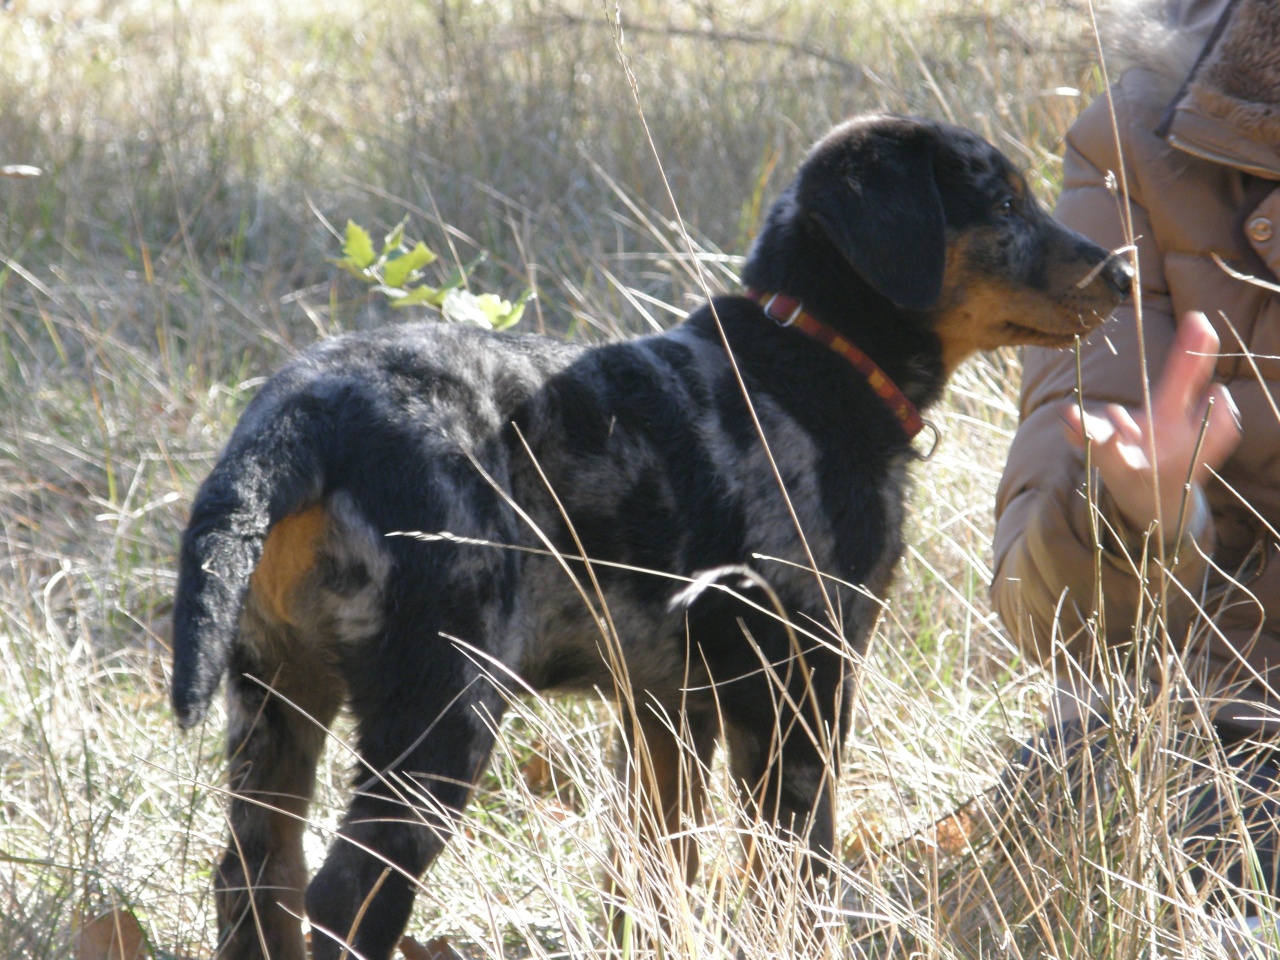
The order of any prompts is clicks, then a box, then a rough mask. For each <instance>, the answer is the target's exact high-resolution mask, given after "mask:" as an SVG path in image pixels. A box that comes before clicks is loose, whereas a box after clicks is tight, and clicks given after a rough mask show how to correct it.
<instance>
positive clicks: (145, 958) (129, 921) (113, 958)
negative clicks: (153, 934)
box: [74, 907, 151, 960]
mask: <svg viewBox="0 0 1280 960" xmlns="http://www.w3.org/2000/svg"><path fill="white" fill-rule="evenodd" d="M74 956H75V960H150V957H151V951H150V950H148V949H147V938H146V937H145V936H144V935H143V932H142V924H140V923H138V918H137V917H135V916H134V915H133V914H132V913H130V912H129V911H128V910H125V909H123V908H122V907H115V908H113V909H111V910H109V911H108V912H106V913H104V914H103V915H102V916H100V917H97V918H95V919H93V920H90V921H89V922H88V923H86V924H84V925H83V926H81V927H80V932H79V933H78V934H77V935H76V949H75V954H74Z"/></svg>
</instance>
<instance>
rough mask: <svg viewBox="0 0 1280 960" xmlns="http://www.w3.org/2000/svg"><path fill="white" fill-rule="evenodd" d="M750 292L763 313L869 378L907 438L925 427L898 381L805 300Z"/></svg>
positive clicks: (767, 291)
mask: <svg viewBox="0 0 1280 960" xmlns="http://www.w3.org/2000/svg"><path fill="white" fill-rule="evenodd" d="M747 296H749V297H750V298H751V299H752V300H755V301H756V302H757V303H758V304H760V306H761V307H762V308H763V309H764V315H765V316H766V317H768V318H769V319H770V320H772V321H773V322H774V323H776V324H778V326H780V327H786V328H789V329H792V330H795V331H796V332H798V333H803V334H804V335H805V336H808V337H811V338H812V339H814V340H817V341H818V342H819V343H821V344H823V345H824V346H826V347H827V348H828V349H830V350H832V351H834V352H835V353H836V354H838V355H839V356H840V357H842V358H843V359H844V360H846V361H847V362H848V363H849V365H850V366H851V367H853V368H854V370H856V371H857V372H858V373H859V374H861V375H862V376H863V377H865V378H866V381H867V383H868V384H869V385H870V387H871V389H872V390H874V391H875V392H876V395H877V396H878V397H880V399H881V400H883V401H884V403H885V405H886V406H887V407H888V408H889V409H890V410H891V411H892V412H893V415H894V417H895V418H896V419H897V421H898V425H899V426H900V427H901V428H902V432H903V433H904V434H906V437H907V439H908V440H913V439H915V437H916V435H917V434H918V433H919V432H920V431H921V430H923V429H924V420H923V419H922V418H921V417H920V411H919V410H918V409H917V408H916V405H915V404H914V403H912V402H911V400H910V399H908V398H907V396H906V395H905V394H904V393H903V392H902V390H900V389H899V388H898V385H897V384H896V383H894V382H893V380H892V379H891V378H890V377H889V375H888V374H886V373H885V372H884V371H883V370H882V369H880V367H879V365H878V364H877V363H876V362H875V361H874V360H872V359H871V358H870V357H869V356H867V354H866V353H865V352H864V351H863V350H862V349H860V348H859V347H858V345H857V344H856V343H854V342H853V341H852V340H850V339H849V338H847V337H845V336H843V335H842V334H841V333H840V332H839V331H837V330H836V329H835V328H834V327H832V326H830V325H829V324H826V323H823V322H822V321H821V320H819V319H818V318H817V317H815V316H814V315H813V314H811V313H809V312H808V311H807V310H805V308H804V304H803V303H801V302H800V301H799V300H797V299H796V298H795V297H791V296H788V295H787V294H786V293H783V292H780V291H772V290H755V289H748V290H747Z"/></svg>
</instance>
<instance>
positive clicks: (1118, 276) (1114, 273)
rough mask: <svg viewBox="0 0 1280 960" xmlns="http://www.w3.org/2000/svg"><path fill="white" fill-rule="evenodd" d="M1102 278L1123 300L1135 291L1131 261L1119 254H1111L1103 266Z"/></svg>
mask: <svg viewBox="0 0 1280 960" xmlns="http://www.w3.org/2000/svg"><path fill="white" fill-rule="evenodd" d="M1102 277H1103V279H1104V280H1106V282H1107V286H1109V287H1110V288H1111V289H1112V290H1114V291H1115V292H1116V294H1117V295H1118V296H1119V297H1120V299H1121V300H1124V299H1127V298H1128V296H1129V291H1130V290H1131V289H1133V268H1132V267H1131V266H1129V261H1128V260H1126V259H1125V258H1124V257H1122V256H1120V255H1118V254H1115V253H1113V254H1111V255H1110V256H1108V257H1107V260H1106V262H1105V263H1104V264H1103V265H1102Z"/></svg>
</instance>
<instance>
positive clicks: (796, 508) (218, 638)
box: [172, 116, 1130, 960]
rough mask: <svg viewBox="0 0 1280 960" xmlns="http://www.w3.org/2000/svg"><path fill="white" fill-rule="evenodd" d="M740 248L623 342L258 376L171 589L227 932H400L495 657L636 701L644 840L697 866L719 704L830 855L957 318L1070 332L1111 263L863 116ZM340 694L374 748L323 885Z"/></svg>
mask: <svg viewBox="0 0 1280 960" xmlns="http://www.w3.org/2000/svg"><path fill="white" fill-rule="evenodd" d="M742 279H743V282H744V285H745V287H746V288H747V290H748V292H747V294H746V295H742V296H724V297H717V298H716V299H714V300H713V301H712V302H711V303H709V304H706V305H703V306H702V307H700V308H699V309H697V310H695V311H694V312H693V313H692V314H691V315H690V316H689V317H688V319H686V320H685V321H683V322H682V323H680V324H679V325H677V326H675V327H674V328H673V329H671V330H669V331H667V332H665V333H661V334H657V335H652V336H646V337H640V338H637V339H633V340H628V341H624V342H618V343H609V344H605V345H587V344H575V343H565V342H561V341H558V340H555V339H552V338H547V337H538V336H528V335H514V334H509V333H503V334H492V333H489V332H485V331H480V330H478V329H472V328H467V329H463V328H460V327H457V326H450V325H444V324H438V323H430V322H427V323H406V324H403V325H398V326H392V327H388V328H385V329H380V330H376V331H373V332H369V333H357V334H351V335H347V336H341V337H336V338H334V339H331V340H328V341H325V342H323V343H320V344H318V345H316V346H314V347H312V348H311V349H309V350H307V351H306V352H304V353H302V354H301V355H300V356H299V357H297V358H296V359H294V360H293V361H292V362H290V363H288V364H287V365H286V366H285V367H284V368H283V369H282V370H281V371H280V372H278V373H277V374H276V375H275V376H274V377H272V378H271V379H270V380H269V381H267V382H266V384H265V385H264V386H263V387H262V388H261V390H260V391H259V392H258V394H257V395H256V396H255V397H254V398H253V400H252V401H251V402H250V403H249V404H248V406H247V407H246V409H245V411H244V415H243V416H242V418H241V419H240V422H239V424H238V425H237V427H236V428H235V431H234V433H233V435H232V437H231V439H230V441H229V443H228V445H227V447H226V450H225V451H224V452H223V454H222V456H221V458H220V459H219V461H218V462H217V464H216V466H215V467H214V469H213V470H212V472H211V474H210V475H209V477H208V478H207V479H206V480H205V482H204V484H203V485H202V486H201V488H200V490H199V492H198V494H197V496H196V498H195V501H194V504H193V507H192V512H191V518H190V523H189V526H188V527H187V529H186V532H185V534H184V537H183V540H182V546H181V557H180V570H179V578H178V588H177V596H176V601H175V610H174V669H173V688H172V700H173V708H174V711H175V714H176V718H177V721H178V723H179V724H180V725H181V726H182V727H183V728H189V727H191V726H192V725H193V724H195V723H197V722H198V721H200V720H201V718H203V717H204V716H205V713H206V711H207V709H208V706H209V703H210V701H211V699H212V697H213V694H214V692H215V690H216V688H217V686H218V684H219V683H220V682H221V679H222V677H223V676H224V675H225V676H226V677H227V683H228V691H227V714H228V733H227V755H228V758H229V766H230V772H229V781H230V787H229V794H230V797H231V799H230V809H229V821H230V826H231V840H230V842H229V845H228V848H227V851H226V854H225V856H224V857H223V859H222V860H221V863H220V864H219V867H218V870H217V877H216V886H217V891H216V902H217V910H218V918H219V925H220V937H221V942H220V951H221V952H220V956H224V957H229V958H235V960H244V958H257V957H263V956H267V957H271V958H274V960H300V958H302V957H304V956H305V948H304V945H303V938H302V934H301V929H300V923H299V920H298V917H299V916H301V915H302V914H303V912H304V910H305V914H306V916H307V917H308V918H309V919H310V921H311V924H312V943H311V950H312V953H313V956H314V957H316V958H318V960H335V958H337V957H338V956H339V955H340V954H341V953H342V952H343V950H344V944H345V945H346V946H349V947H350V948H351V949H352V950H353V951H354V952H355V954H356V955H358V956H361V957H365V958H369V960H384V958H386V957H388V956H389V955H390V953H391V951H392V949H393V948H394V946H395V945H396V943H397V942H398V940H399V938H400V936H401V934H402V932H403V930H404V927H405V924H406V923H407V921H408V917H409V913H410V909H411V906H412V902H413V899H414V887H415V882H416V878H418V877H419V876H421V875H422V874H423V872H424V871H425V870H426V869H427V867H428V866H429V865H430V864H431V862H432V860H433V859H434V858H435V857H436V856H437V854H438V853H439V852H440V850H441V849H442V848H443V845H444V843H445V841H446V838H447V837H448V836H449V833H450V831H451V828H452V827H453V825H454V821H455V819H456V816H457V813H458V811H460V810H462V808H463V807H464V805H465V803H466V802H467V798H468V795H469V792H470V787H471V785H472V784H473V783H474V782H475V779H476V778H477V776H478V775H479V773H480V771H481V770H482V768H483V767H484V765H485V762H486V759H487V757H488V755H489V753H490V750H491V747H492V745H493V739H494V733H493V729H492V724H493V720H494V718H498V717H500V716H501V715H502V713H503V708H504V703H505V702H506V701H505V696H506V694H505V693H504V691H503V689H501V688H502V687H503V686H504V685H506V684H507V683H508V682H510V684H511V686H512V687H514V688H517V689H518V688H520V687H524V688H527V689H532V690H570V691H586V692H590V691H595V690H614V691H617V692H619V694H620V695H621V696H624V697H626V698H627V699H628V700H629V702H631V703H633V704H634V708H633V709H632V710H631V711H629V713H628V714H627V717H626V719H625V720H624V727H625V729H624V731H623V740H624V745H625V746H624V748H625V749H628V750H630V751H632V752H633V754H634V756H635V759H634V761H633V762H632V763H630V764H626V765H624V766H625V767H626V769H627V770H628V771H629V772H628V773H627V775H628V776H630V777H634V778H635V779H636V781H637V786H638V788H639V794H640V795H641V796H642V797H643V798H645V799H644V802H645V803H646V804H647V810H648V815H649V820H650V821H652V822H653V824H654V826H653V828H652V829H651V830H649V831H648V833H649V836H648V840H647V842H652V843H654V844H659V843H663V842H670V843H675V844H677V845H678V847H679V849H678V850H677V853H678V856H679V857H680V862H681V863H683V864H684V865H685V868H686V872H687V874H688V876H689V877H690V878H692V876H693V873H694V871H695V870H696V866H697V863H696V855H695V854H694V852H693V851H692V850H691V849H690V847H691V844H688V843H686V842H682V841H676V840H672V839H670V835H671V834H674V833H676V832H677V831H678V830H679V829H680V823H679V811H680V810H681V809H686V810H687V809H688V808H689V807H693V808H695V809H694V814H695V815H696V813H697V810H696V808H697V807H698V805H699V804H700V803H701V789H700V787H699V786H698V784H697V783H696V782H693V783H691V782H690V781H691V780H696V777H693V778H691V777H689V776H688V775H687V774H683V773H682V772H681V771H682V768H681V757H682V753H683V751H685V750H692V751H693V752H694V754H695V755H696V759H697V760H698V761H699V762H700V763H701V764H705V763H707V762H709V761H710V759H711V756H712V754H713V752H714V751H715V749H716V745H717V743H718V742H720V741H721V740H723V741H725V742H726V743H727V744H728V749H729V763H730V770H731V772H732V775H733V778H734V780H735V782H736V783H738V784H739V785H740V789H741V795H742V801H743V804H744V807H745V808H746V810H747V811H748V813H749V814H750V815H751V816H753V817H756V818H758V819H760V820H761V821H764V822H767V823H772V824H775V825H777V827H778V828H779V829H780V830H782V831H784V835H785V834H786V833H788V832H789V834H791V835H793V836H794V837H795V838H796V841H797V842H799V843H803V844H807V848H806V850H807V851H808V852H807V854H806V856H807V857H808V858H809V860H810V861H811V864H812V871H813V873H814V874H815V875H818V874H821V872H822V871H823V869H824V867H823V866H822V862H823V860H824V858H825V857H827V856H830V855H831V854H832V851H834V850H835V849H836V848H835V835H834V834H835V824H834V804H833V800H832V789H833V784H832V779H833V777H834V775H835V774H834V771H836V770H837V769H838V767H837V763H838V753H839V748H840V744H841V741H842V738H843V736H844V732H845V730H846V729H847V727H848V725H849V714H850V702H851V696H850V692H851V686H850V685H851V683H852V670H851V664H852V663H853V661H854V660H855V659H856V655H857V654H859V653H860V652H861V651H862V649H863V648H864V646H865V644H866V641H867V637H868V634H869V633H870V631H871V629H872V627H873V623H874V621H875V619H876V616H877V613H878V611H879V603H878V601H877V600H876V599H875V598H876V597H882V596H884V594H885V592H886V590H887V589H888V587H889V585H890V581H891V578H892V575H893V571H894V567H895V565H896V564H897V561H898V558H899V554H900V553H901V550H902V522H903V512H904V488H905V485H906V483H907V474H908V465H909V464H910V463H911V461H912V460H913V459H915V458H916V454H915V447H914V446H913V443H912V438H913V436H914V434H916V433H917V432H918V431H919V428H920V426H921V424H922V423H923V421H922V419H921V417H920V410H922V409H925V408H927V407H928V406H929V405H930V404H932V403H934V402H935V401H937V400H938V398H939V397H940V396H941V394H942V391H943V387H944V385H945V383H946V381H947V378H948V376H949V375H950V374H951V373H952V372H953V371H954V370H955V369H956V367H957V366H958V365H959V364H960V363H961V361H963V360H964V359H965V358H966V357H967V356H969V355H970V354H971V353H973V352H974V351H976V350H983V349H990V348H994V347H999V346H1002V345H1011V344H1043V345H1049V346H1057V347H1061V346H1068V345H1070V344H1072V343H1073V342H1074V341H1075V339H1076V338H1077V337H1079V336H1081V335H1084V334H1086V333H1088V332H1089V331H1090V330H1091V329H1092V328H1093V327H1095V326H1096V325H1097V324H1099V323H1101V322H1102V320H1103V319H1104V318H1105V317H1106V316H1108V315H1109V314H1110V312H1111V311H1112V310H1113V309H1114V308H1115V307H1116V306H1117V305H1118V304H1119V303H1121V302H1122V301H1123V300H1124V298H1125V297H1126V296H1127V295H1128V292H1129V286H1130V271H1129V269H1128V267H1127V265H1126V264H1125V262H1124V261H1123V260H1122V259H1120V258H1119V257H1117V256H1115V255H1112V254H1110V253H1108V252H1107V251H1106V250H1103V249H1102V248H1100V247H1098V246H1096V245H1095V244H1093V243H1091V242H1089V241H1088V240H1086V239H1085V238H1083V237H1081V236H1079V235H1077V234H1075V233H1073V232H1071V231H1069V230H1067V229H1066V228H1064V227H1062V226H1060V225H1058V224H1056V223H1055V222H1054V221H1053V220H1052V219H1051V218H1050V217H1049V216H1048V215H1047V214H1046V213H1045V212H1044V211H1043V209H1042V208H1041V207H1040V206H1039V205H1038V204H1037V202H1036V200H1035V199H1034V198H1033V196H1032V195H1031V194H1030V192H1029V191H1028V189H1027V186H1026V183H1025V181H1024V179H1023V178H1022V177H1021V176H1020V175H1019V173H1018V172H1017V171H1016V170H1015V169H1014V167H1013V165H1012V164H1011V163H1010V161H1009V160H1008V159H1007V158H1006V157H1005V156H1004V155H1003V154H1001V153H1000V152H998V151H997V150H996V149H995V148H994V147H992V146H990V145H989V144H988V143H987V142H985V141H984V140H983V139H981V138H980V137H978V136H977V135H975V134H973V133H971V132H968V131H966V130H963V129H960V128H957V127H954V126H949V125H946V124H942V123H936V122H931V121H927V120H920V119H912V118H904V117H897V116H875V117H864V118H858V119H854V120H851V121H848V122H846V123H845V124H843V125H841V126H839V127H837V128H836V129H834V130H833V131H832V132H831V133H830V134H829V135H827V136H826V137H825V138H823V139H822V140H821V141H820V142H818V143H817V145H816V146H814V147H813V148H812V150H811V151H810V152H809V154H808V156H807V157H806V158H805V160H804V161H803V163H802V164H801V166H800V167H799V170H798V173H797V174H796V176H795V179H794V181H793V182H792V183H791V184H790V186H789V187H788V188H787V189H786V190H785V191H784V192H783V193H782V195H781V196H780V198H779V199H778V200H777V201H776V203H775V204H774V205H773V207H772V208H771V210H770V212H769V214H768V216H767V218H766V221H765V223H764V225H763V228H762V230H761V232H760V234H759V236H758V238H757V240H756V241H755V243H754V245H753V247H752V249H751V251H750V254H749V257H748V259H747V262H746V265H745V269H744V271H743V276H742ZM397 532H416V533H417V534H418V536H414V537H410V536H391V534H394V533H397ZM725 571H729V572H730V573H728V574H727V573H726V572H725ZM726 577H729V578H730V579H731V580H732V582H733V584H734V586H733V587H732V589H721V587H722V586H724V582H725V578H726ZM495 681H496V682H495ZM344 707H345V708H347V709H349V710H350V712H351V713H352V714H353V715H354V717H355V719H356V721H357V725H358V741H357V749H358V752H359V757H360V764H361V766H360V770H359V772H358V775H357V778H356V789H355V791H354V796H353V799H352V800H351V802H350V807H349V809H348V811H347V813H346V815H345V817H344V820H343V823H342V826H341V828H340V831H339V835H338V837H337V838H336V839H335V840H334V842H333V844H332V847H331V849H330V850H329V853H328V856H327V858H326V860H325V862H324V864H323V866H322V867H321V869H320V870H319V872H318V873H317V874H316V876H315V878H314V879H313V880H312V881H311V883H310V885H308V884H307V875H306V866H305V863H304V860H303V851H302V832H303V824H304V821H305V818H306V816H307V810H308V801H309V798H310V797H311V795H312V789H313V779H314V776H315V768H316V762H317V758H318V756H319V754H320V751H321V748H322V744H323V741H324V738H325V735H326V728H327V727H328V725H329V724H330V723H331V722H332V721H333V720H334V718H335V716H336V714H337V713H338V712H339V710H340V709H342V708H344ZM659 849H661V848H659ZM304 891H305V893H304Z"/></svg>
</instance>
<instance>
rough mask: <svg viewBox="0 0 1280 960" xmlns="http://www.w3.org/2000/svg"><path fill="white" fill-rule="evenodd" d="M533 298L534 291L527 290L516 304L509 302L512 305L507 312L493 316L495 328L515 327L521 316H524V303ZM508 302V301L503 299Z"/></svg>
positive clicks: (509, 305)
mask: <svg viewBox="0 0 1280 960" xmlns="http://www.w3.org/2000/svg"><path fill="white" fill-rule="evenodd" d="M532 299H533V291H532V290H526V291H525V292H524V293H523V294H522V295H521V297H520V299H519V300H517V301H516V302H515V305H514V306H512V305H511V304H507V306H508V307H510V309H509V310H507V312H506V313H504V314H501V315H500V316H497V317H494V318H493V329H495V330H505V329H507V327H514V326H515V325H516V324H517V323H519V322H520V318H521V317H523V316H524V305H525V304H526V303H528V302H529V301H530V300H532ZM503 302H504V303H506V301H505V300H504V301H503Z"/></svg>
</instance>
